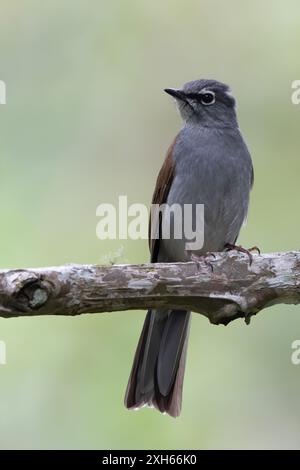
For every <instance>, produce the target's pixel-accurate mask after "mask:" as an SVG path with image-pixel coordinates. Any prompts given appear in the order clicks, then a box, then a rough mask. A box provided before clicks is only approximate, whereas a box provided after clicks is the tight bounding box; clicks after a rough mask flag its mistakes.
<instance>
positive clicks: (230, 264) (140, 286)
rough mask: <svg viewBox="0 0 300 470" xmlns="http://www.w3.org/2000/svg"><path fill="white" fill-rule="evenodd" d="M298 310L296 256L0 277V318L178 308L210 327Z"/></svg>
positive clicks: (227, 257) (222, 256)
mask: <svg viewBox="0 0 300 470" xmlns="http://www.w3.org/2000/svg"><path fill="white" fill-rule="evenodd" d="M278 303H286V304H298V303H300V252H288V253H271V254H264V255H258V254H254V255H253V262H252V263H251V264H250V261H249V257H248V256H247V255H245V254H242V253H235V252H229V253H216V254H215V257H213V256H209V257H208V258H206V259H203V260H200V261H199V262H198V263H195V262H190V263H155V264H143V265H113V266H97V265H75V264H69V265H65V266H59V267H47V268H34V269H13V270H0V316H1V317H5V318H9V317H17V316H33V315H79V314H82V313H101V312H112V311H121V310H135V309H148V308H150V307H155V308H158V307H159V308H165V309H170V308H181V309H182V308H184V309H187V310H192V311H194V312H198V313H201V314H203V315H205V316H206V317H208V319H209V320H210V321H211V322H212V323H214V324H219V323H222V324H227V323H229V322H230V321H232V320H234V319H236V318H241V317H242V318H245V320H246V322H247V323H248V322H249V320H250V317H251V316H252V315H255V314H256V313H257V312H259V311H260V310H262V309H265V308H266V307H270V306H271V305H274V304H278Z"/></svg>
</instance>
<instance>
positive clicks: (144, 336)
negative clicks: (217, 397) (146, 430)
mask: <svg viewBox="0 0 300 470" xmlns="http://www.w3.org/2000/svg"><path fill="white" fill-rule="evenodd" d="M189 324H190V312H187V311H185V310H149V311H148V313H147V316H146V319H145V322H144V326H143V330H142V333H141V336H140V339H139V342H138V346H137V350H136V353H135V357H134V361H133V365H132V369H131V374H130V377H129V381H128V385H127V390H126V395H125V406H126V407H127V408H140V407H142V406H145V405H148V406H154V407H155V408H157V409H158V410H159V411H160V412H162V413H165V412H166V413H168V414H169V415H171V416H173V417H176V416H179V414H180V411H181V401H182V387H183V378H184V370H185V362H186V351H187V343H188V335H189Z"/></svg>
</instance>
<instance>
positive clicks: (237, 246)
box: [225, 243, 260, 266]
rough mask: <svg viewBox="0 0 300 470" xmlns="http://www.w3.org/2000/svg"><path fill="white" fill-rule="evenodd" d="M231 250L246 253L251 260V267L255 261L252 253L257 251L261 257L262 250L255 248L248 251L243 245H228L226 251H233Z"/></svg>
mask: <svg viewBox="0 0 300 470" xmlns="http://www.w3.org/2000/svg"><path fill="white" fill-rule="evenodd" d="M231 250H235V251H239V252H240V253H245V254H246V255H247V256H248V258H249V264H250V266H251V264H252V261H253V256H252V252H253V251H256V252H257V253H258V254H259V255H260V249H259V248H258V247H257V246H253V247H252V248H249V249H248V250H247V248H243V247H242V246H241V245H233V244H231V243H226V245H225V251H231Z"/></svg>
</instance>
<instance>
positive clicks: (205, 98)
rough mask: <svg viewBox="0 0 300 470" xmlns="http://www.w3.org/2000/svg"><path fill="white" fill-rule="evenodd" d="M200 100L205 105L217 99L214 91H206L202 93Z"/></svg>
mask: <svg viewBox="0 0 300 470" xmlns="http://www.w3.org/2000/svg"><path fill="white" fill-rule="evenodd" d="M200 97H201V98H200V101H201V104H203V105H204V106H210V105H211V104H214V102H215V101H216V95H215V94H214V92H213V91H205V92H202V93H200Z"/></svg>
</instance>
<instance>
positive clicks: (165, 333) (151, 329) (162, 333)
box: [125, 80, 253, 416]
mask: <svg viewBox="0 0 300 470" xmlns="http://www.w3.org/2000/svg"><path fill="white" fill-rule="evenodd" d="M166 91H168V93H169V94H171V95H173V96H174V97H175V99H176V102H177V106H178V108H179V111H180V114H181V116H182V117H183V119H184V126H183V128H182V129H181V131H180V132H179V134H178V136H177V137H176V139H175V143H174V145H173V146H172V149H171V163H168V165H170V164H172V165H173V167H172V168H173V170H172V171H173V172H172V178H171V183H170V187H169V189H168V193H167V194H165V195H164V199H165V200H161V201H160V203H164V202H166V203H167V204H168V205H172V204H174V203H176V204H179V205H181V206H182V207H183V205H184V204H192V205H193V206H195V205H196V204H204V244H203V246H202V248H201V249H199V250H197V251H196V253H194V254H197V255H205V254H207V253H209V252H211V251H222V250H223V249H224V247H225V245H226V244H234V243H235V241H236V239H237V237H238V234H239V231H240V228H241V226H242V224H243V221H244V220H245V218H246V215H247V211H248V202H249V193H250V189H251V186H252V183H253V168H252V162H251V157H250V154H249V152H248V149H247V146H246V144H245V142H244V140H243V137H242V135H241V133H240V131H239V128H238V123H237V118H236V113H235V100H234V98H233V96H232V95H231V93H230V90H229V87H228V86H227V85H224V84H222V83H220V82H217V81H215V80H196V81H194V82H189V83H188V84H186V85H184V87H183V88H182V89H181V90H172V89H169V90H166ZM213 100H214V101H213ZM209 101H212V102H211V103H209ZM169 157H170V155H169ZM165 166H166V165H165ZM167 171H171V169H169V170H168V168H167V170H163V172H164V173H166V174H167ZM165 179H166V176H165V175H164V174H163V175H162V176H161V175H160V177H159V179H158V185H160V186H161V185H163V184H164V183H163V181H164V180H165ZM161 180H162V181H161ZM156 190H157V188H156ZM194 222H195V221H194V220H192V221H191V223H192V224H194ZM162 223H164V216H163V218H162ZM187 241H189V240H186V239H185V238H184V237H183V238H182V239H175V238H174V237H172V236H171V238H170V239H161V240H159V245H156V248H158V249H156V253H157V255H156V259H154V261H161V262H171V261H188V260H189V259H190V256H191V252H189V251H187V250H186V242H187ZM189 324H190V312H185V311H181V310H177V311H157V310H150V311H149V312H148V314H147V317H146V321H145V324H144V329H143V331H142V334H141V338H140V342H139V345H138V349H137V352H136V356H135V359H134V364H133V368H132V371H131V375H130V378H129V383H128V387H127V392H126V397H125V404H126V406H127V407H128V408H133V407H134V408H136V407H140V406H142V405H144V404H150V405H154V406H155V407H156V408H158V409H159V410H160V411H162V412H167V413H169V414H170V415H172V416H178V415H179V413H180V409H181V395H182V385H183V376H184V369H185V356H186V348H187V341H188V332H189Z"/></svg>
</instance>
